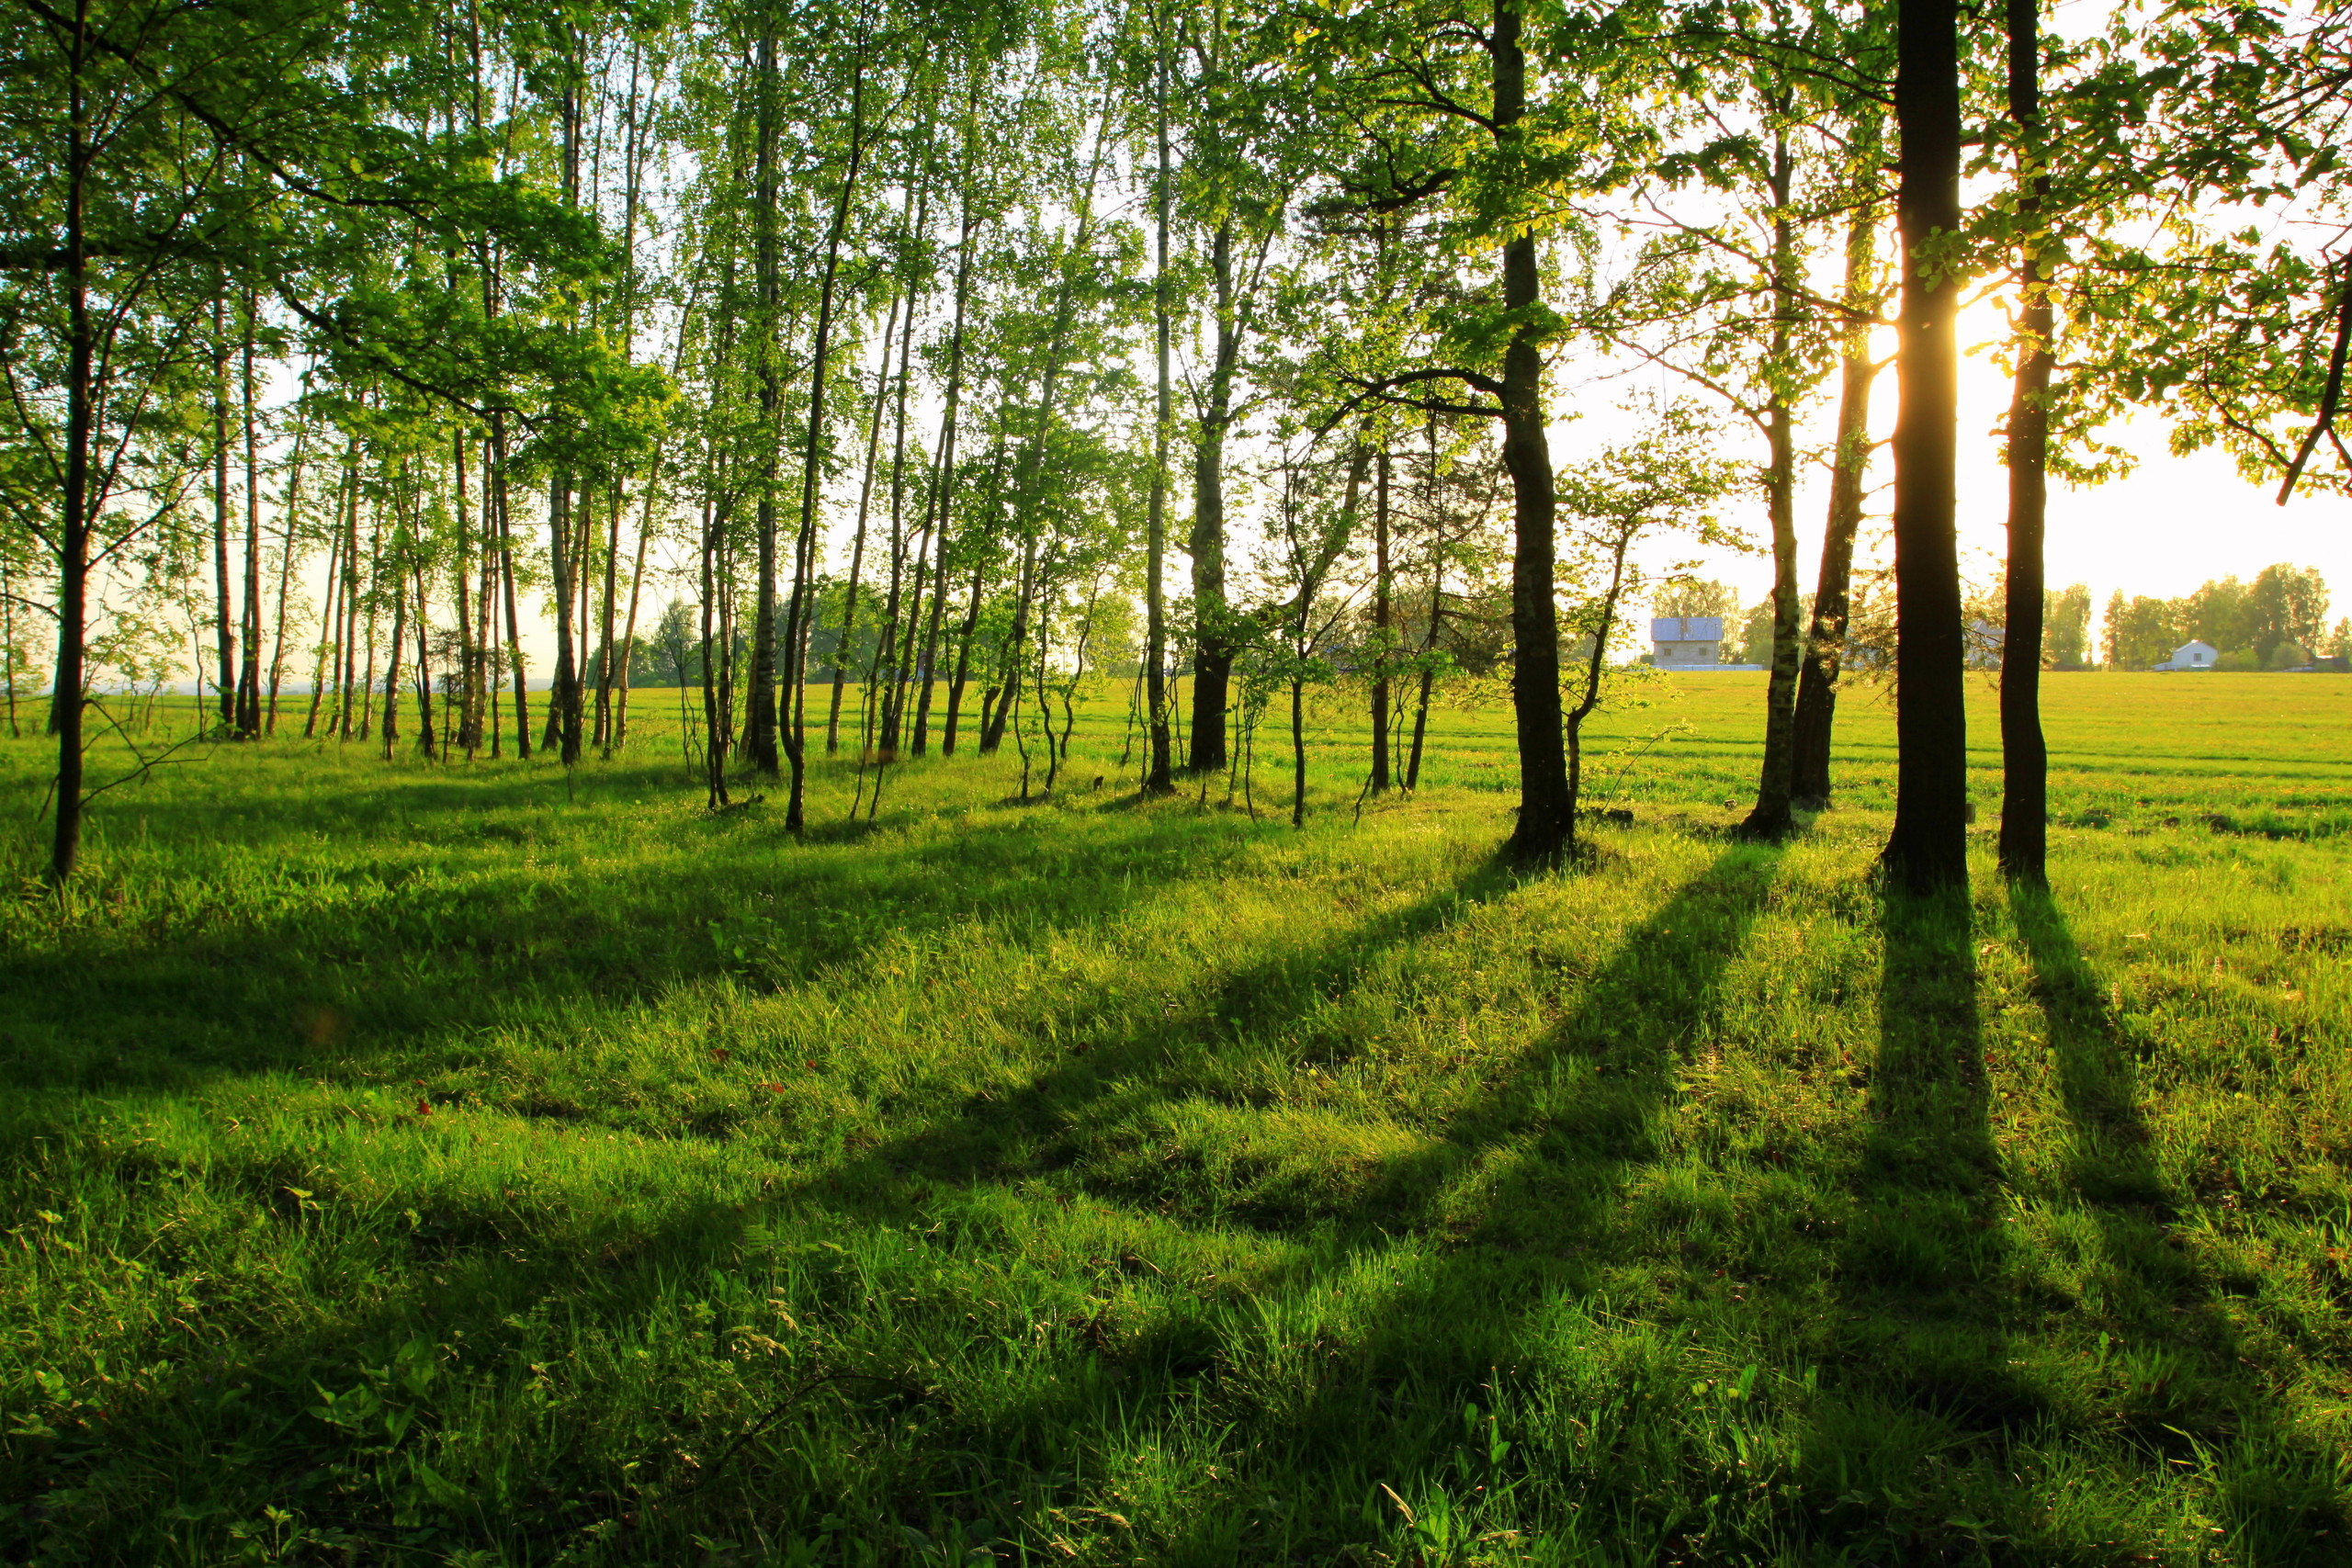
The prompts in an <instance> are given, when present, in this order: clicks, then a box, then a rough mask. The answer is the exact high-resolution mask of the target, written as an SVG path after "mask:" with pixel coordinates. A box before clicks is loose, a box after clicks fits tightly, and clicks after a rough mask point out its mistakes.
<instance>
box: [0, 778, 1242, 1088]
mask: <svg viewBox="0 0 2352 1568" xmlns="http://www.w3.org/2000/svg"><path fill="white" fill-rule="evenodd" d="M1274 831H1275V829H1272V828H1268V829H1257V830H1248V829H1237V828H1236V827H1235V826H1234V825H1229V824H1207V825H1202V824H1196V823H1194V822H1193V820H1191V819H1190V818H1181V817H1178V816H1176V815H1174V814H1159V815H1150V816H1139V817H1133V818H1110V819H1106V821H1105V823H1104V824H1103V828H1102V829H1098V830H1097V831H1096V832H1095V833H1094V834H1093V836H1092V837H1091V839H1090V841H1089V846H1088V852H1086V853H1083V854H1079V853H1074V852H1054V850H1055V846H1050V845H1045V844H1043V843H1042V841H1041V839H1040V830H1039V829H1038V827H1037V826H1036V825H1035V820H1034V819H1031V818H1017V817H1016V818H1012V819H1009V820H996V819H983V820H981V821H980V822H978V823H976V824H973V825H970V826H967V827H966V828H965V829H963V830H962V831H960V832H959V833H958V834H957V835H956V837H955V838H954V840H952V841H951V842H935V841H930V840H922V839H914V840H902V841H899V842H897V843H894V844H888V845H876V844H869V845H865V846H859V847H857V848H856V849H855V850H854V852H839V853H836V852H819V853H813V854H807V855H802V854H799V853H797V852H786V853H785V854H784V855H782V856H781V857H780V855H779V852H778V851H777V850H776V849H775V846H773V845H771V844H767V843H764V842H747V843H743V844H741V845H740V846H739V847H732V848H724V849H721V850H720V851H718V852H708V851H707V850H703V851H697V850H692V849H680V850H677V851H676V852H673V853H666V854H661V855H658V856H654V857H651V858H650V859H649V858H640V859H638V860H636V861H632V862H629V863H625V864H624V865H623V866H622V867H621V869H619V870H616V871H607V872H605V873H604V874H600V875H599V876H596V877H593V878H592V877H586V876H580V877H571V878H567V879H564V880H562V881H560V882H556V883H552V884H550V883H548V881H547V880H546V879H544V878H542V877H541V876H539V875H538V874H537V873H536V872H534V871H533V870H532V869H531V868H530V867H529V866H527V865H524V864H520V863H515V864H501V865H496V866H492V867H490V868H487V869H484V870H482V871H481V872H480V873H479V874H473V875H468V876H461V877H458V878H456V879H454V880H447V881H424V882H417V883H404V882H400V881H390V882H386V883H384V884H382V885H381V886H375V887H372V888H370V889H368V891H367V893H366V896H365V897H350V896H346V895H344V894H341V893H335V894H332V895H330V894H323V893H322V894H321V895H319V896H318V897H306V896H305V895H304V894H303V893H302V892H301V891H300V889H297V890H295V891H294V892H292V893H290V894H288V896H287V897H284V898H282V899H280V900H277V901H276V902H274V903H264V902H260V901H256V906H255V907H254V908H244V909H240V910H239V911H237V917H238V918H236V919H234V920H233V921H231V920H225V919H216V918H213V917H211V916H209V915H198V916H196V917H192V918H189V917H179V918H175V915H174V913H173V911H172V910H171V909H170V908H168V906H162V907H159V908H156V909H155V910H154V911H153V914H152V917H150V918H145V919H141V920H140V921H139V922H138V923H137V924H135V925H129V924H125V925H119V926H114V927H106V928H100V929H96V930H93V931H81V932H74V933H71V934H69V935H68V936H66V937H65V938H63V939H62V940H61V941H59V942H55V943H53V944H51V945H49V946H46V947H43V948H38V949H27V948H21V947H20V948H16V949H13V950H10V951H8V952H6V953H0V1044H6V1046H7V1049H6V1052H5V1053H0V1081H5V1082H6V1083H8V1084H10V1085H11V1086H12V1087H13V1088H15V1089H17V1090H19V1091H20V1092H21V1091H40V1090H60V1089H70V1090H73V1091H76V1092H152V1091H156V1090H167V1089H168V1090H178V1089H186V1088H188V1087H191V1086H192V1085H193V1084H195V1083H198V1082H201V1081H205V1080H209V1079H213V1078H219V1077H227V1076H233V1075H236V1074H240V1073H250V1072H266V1071H288V1070H290V1071H303V1072H307V1073H312V1074H319V1073H327V1074H334V1073H349V1072H353V1071H358V1070H362V1069H364V1068H365V1067H366V1066H368V1064H369V1063H370V1062H371V1061H373V1060H376V1059H378V1058H381V1057H387V1056H401V1055H410V1056H413V1054H414V1053H416V1052H418V1051H419V1050H422V1049H425V1048H429V1047H431V1046H432V1045H434V1044H435V1043H436V1042H439V1041H444V1040H447V1039H449V1038H453V1037H454V1038H462V1037H465V1036H469V1035H471V1034H474V1033H476V1032H480V1031H481V1030H483V1029H485V1028H494V1027H501V1026H512V1027H516V1028H521V1029H526V1030H531V1031H536V1032H542V1033H552V1034H555V1035H559V1036H560V1035H562V1034H565V1033H567V1032H579V1031H582V1030H583V1029H585V1028H587V1027H589V1026H590V1025H591V1023H592V1022H593V1021H595V1020H597V1019H601V1018H605V1017H608V1016H609V1014H610V1012H611V1011H612V1010H614V1009H616V1008H617V1009H628V1008H637V1007H645V1006H650V1005H654V1004H656V1003H658V1002H660V1001H661V1000H662V998H665V997H666V996H669V995H670V994H672V993H673V992H675V991H676V990H677V989H678V988H679V987H687V986H693V985H696V984H699V983H705V982H710V981H714V980H718V979H719V978H721V977H724V976H732V983H734V984H737V985H739V986H741V987H748V988H751V989H754V990H781V989H785V988H788V987H796V986H803V985H808V984H812V983H818V982H820V981H821V980H823V979H824V978H825V977H826V976H828V974H829V973H830V972H833V971H836V970H840V969H842V968H843V967H844V966H854V965H855V964H858V963H859V961H860V960H861V959H862V957H863V956H864V955H865V953H867V952H868V951H870V950H871V949H873V948H875V947H876V945H878V944H880V943H882V942H886V941H893V940H896V941H902V942H903V941H907V940H915V941H925V940H931V939H933V938H938V939H943V940H944V936H945V934H946V933H948V932H950V931H955V930H956V929H958V928H961V927H964V926H967V925H968V924H970V923H972V922H975V921H981V920H989V921H995V922H997V923H998V924H1000V925H1003V926H1004V927H1005V931H1006V934H1008V936H1009V938H1010V940H1012V941H1014V942H1016V943H1037V942H1049V941H1051V940H1052V939H1053V938H1054V937H1055V936H1056V935H1057V934H1059V933H1061V932H1065V931H1073V930H1077V929H1080V928H1084V927H1090V926H1094V925H1099V924H1100V923H1102V922H1103V921H1105V920H1109V919H1115V918H1117V917H1118V915H1119V914H1120V913H1121V912H1122V911H1124V910H1125V909H1127V908H1132V907H1133V906H1135V905H1136V903H1137V902H1139V901H1142V900H1147V899H1148V898H1149V897H1152V896H1154V894H1155V892H1156V891H1157V890H1159V889H1162V888H1165V887H1168V886H1174V885H1177V884H1181V883H1189V882H1196V881H1199V880H1202V879H1204V878H1212V877H1215V876H1217V875H1220V874H1226V873H1227V872H1228V871H1229V870H1230V868H1231V863H1232V861H1233V858H1234V857H1235V856H1236V855H1238V854H1241V853H1244V852H1247V850H1248V848H1249V846H1250V844H1251V843H1254V842H1256V841H1258V840H1261V839H1263V838H1265V837H1267V836H1269V835H1271V834H1272V833H1273V832H1274ZM1047 870H1050V871H1052V872H1053V873H1055V874H1054V875H1052V877H1051V879H1050V883H1049V885H1048V886H1049V896H1047V897H1041V896H1040V887H1041V875H1042V874H1043V873H1044V872H1046V871H1047ZM1016 914H1017V915H1018V917H1019V918H1018V919H1017V920H1012V919H1010V917H1012V916H1014V915H1016Z"/></svg>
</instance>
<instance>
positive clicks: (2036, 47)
mask: <svg viewBox="0 0 2352 1568" xmlns="http://www.w3.org/2000/svg"><path fill="white" fill-rule="evenodd" d="M2007 6H2008V32H2009V39H2008V42H2009V50H2008V54H2009V62H2008V63H2009V118H2011V119H2012V120H2014V121H2016V122H2017V125H2018V133H2019V138H2020V144H2019V149H2018V185H2019V186H2021V187H2022V188H2021V189H2020V191H2019V194H2018V225H2019V227H2020V229H2021V230H2022V231H2023V232H2024V240H2023V243H2022V245H2021V247H2020V249H2021V254H2020V256H2019V258H2018V287H2019V288H2020V289H2021V290H2022V292H2023V293H2024V296H2025V299H2024V302H2023V310H2021V311H2020V313H2019V320H2018V341H2017V378H2016V384H2015V386H2014V388H2013V389H2012V390H2011V393H2010V398H2009V429H2008V446H2009V451H2008V458H2009V570H2008V587H2007V605H2006V606H2005V609H2006V615H2005V616H2004V624H2003V628H2002V636H2001V848H2000V855H2001V870H2002V873H2003V874H2005V875H2007V876H2008V877H2009V878H2010V879H2011V880H2013V881H2016V882H2020V883H2024V884H2026V885H2028V886H2036V887H2040V886H2048V883H2049V868H2048V856H2049V838H2050V799H2049V786H2050V752H2049V748H2048V746H2047V745H2046V744H2045V742H2044V741H2043V739H2042V734H2041V637H2042V626H2041V623H2042V614H2043V605H2044V603H2045V601H2044V599H2043V596H2042V594H2043V579H2042V528H2043V523H2044V514H2045V511H2046V507H2047V497H2048V482H2047V480H2048V469H2049V465H2050V409H2049V400H2050V346H2051V337H2052V333H2053V331H2054V329H2055V327H2056V320H2055V311H2054V310H2052V305H2051V300H2050V290H2049V288H2048V287H2047V285H2048V279H2049V273H2048V271H2047V269H2046V267H2045V265H2044V262H2043V247H2044V243H2045V242H2044V239H2043V236H2042V235H2041V233H2040V232H2038V231H2037V229H2036V225H2037V224H2038V223H2039V222H2040V220H2041V208H2042V200H2043V197H2044V194H2045V192H2046V190H2047V188H2048V179H2047V176H2046V175H2045V174H2044V172H2043V168H2042V159H2043V157H2044V155H2045V150H2044V144H2043V138H2042V134H2041V130H2042V125H2041V13H2040V0H2007Z"/></svg>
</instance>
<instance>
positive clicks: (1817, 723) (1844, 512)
mask: <svg viewBox="0 0 2352 1568" xmlns="http://www.w3.org/2000/svg"><path fill="white" fill-rule="evenodd" d="M1868 144H1869V145H1871V146H1875V145H1876V139H1875V138H1871V139H1870V141H1869V143H1868ZM1866 177H1874V175H1872V176H1866ZM1878 222H1879V210H1878V204H1877V203H1876V202H1874V201H1864V202H1863V204H1862V205H1861V207H1860V209H1857V210H1856V212H1855V214H1854V219H1853V223H1852V225H1851V227H1849V229H1848V231H1847V234H1846V286H1845V294H1844V299H1845V302H1846V307H1847V309H1848V310H1850V311H1852V312H1853V313H1854V316H1853V319H1851V320H1849V323H1848V325H1847V328H1846V341H1845V345H1844V349H1843V363H1842V366H1841V368H1840V372H1839V383H1838V450H1837V453H1836V455H1835V457H1833V458H1832V459H1831V463H1830V470H1829V515H1828V519H1827V523H1826V526H1825V527H1824V528H1823V530H1822V536H1821V575H1820V578H1819V579H1818V580H1817V581H1816V582H1815V588H1814V593H1813V626H1812V628H1811V630H1810V632H1809V634H1808V635H1807V637H1805V654H1804V669H1803V670H1802V671H1799V673H1798V677H1797V711H1796V719H1795V723H1794V724H1793V726H1792V739H1793V744H1794V750H1795V752H1796V757H1795V761H1794V762H1793V763H1792V767H1791V770H1790V795H1791V798H1792V802H1793V804H1795V805H1797V806H1800V807H1804V809H1805V810H1808V811H1824V810H1826V809H1828V807H1829V799H1830V781H1829V743H1830V737H1831V732H1832V728H1833V726H1834V724H1835V721H1836V718H1837V714H1838V674H1839V672H1840V671H1841V670H1842V668H1843V666H1844V663H1845V658H1846V626H1847V622H1848V620H1849V617H1850V616H1851V614H1852V595H1853V578H1854V536H1855V535H1856V534H1857V533H1859V532H1860V529H1861V525H1862V495H1863V489H1862V486H1863V479H1864V476H1865V474H1866V473H1867V471H1868V470H1869V468H1870V459H1871V441H1870V419H1871V383H1872V382H1873V381H1875V380H1876V379H1877V378H1878V367H1877V366H1876V365H1875V364H1874V363H1872V361H1871V326H1870V322H1869V321H1867V320H1865V319H1863V318H1864V317H1865V316H1871V315H1875V314H1876V313H1877V309H1878V282H1877V276H1876V274H1877V256H1878Z"/></svg>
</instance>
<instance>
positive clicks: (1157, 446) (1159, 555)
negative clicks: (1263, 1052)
mask: <svg viewBox="0 0 2352 1568" xmlns="http://www.w3.org/2000/svg"><path fill="white" fill-rule="evenodd" d="M1167 9H1168V6H1167V0H1160V4H1159V6H1158V7H1157V8H1156V10H1155V14H1154V17H1153V21H1154V25H1155V27H1156V28H1157V30H1158V32H1159V69H1158V71H1157V72H1156V73H1154V81H1155V91H1154V95H1153V96H1154V102H1155V107H1156V109H1157V115H1158V118H1157V121H1156V130H1157V134H1158V141H1159V166H1158V168H1157V170H1156V171H1155V174H1154V178H1153V181H1152V187H1153V188H1152V205H1153V210H1154V225H1153V226H1154V231H1155V236H1156V238H1155V244H1156V245H1157V248H1158V254H1159V265H1158V268H1157V270H1156V271H1155V272H1154V274H1153V276H1152V326H1153V331H1154V333H1155V335H1156V339H1157V344H1158V356H1159V404H1158V412H1157V416H1156V418H1155V419H1154V421H1153V424H1152V432H1151V495H1150V500H1149V502H1148V515H1147V522H1146V528H1147V532H1148V537H1147V539H1146V542H1145V556H1146V560H1145V567H1144V570H1145V578H1144V658H1145V660H1147V661H1148V670H1149V673H1148V675H1147V676H1146V678H1145V682H1146V683H1145V693H1144V695H1145V700H1146V702H1147V703H1148V705H1149V713H1148V725H1147V728H1148V731H1149V736H1150V740H1149V745H1150V763H1149V766H1148V768H1147V769H1146V770H1145V773H1144V780H1143V792H1144V793H1145V794H1146V795H1165V794H1168V793H1169V792H1170V791H1171V790H1173V789H1174V788H1175V787H1176V784H1175V776H1174V759H1173V758H1172V757H1171V756H1170V752H1169V735H1168V604H1167V589H1166V586H1165V577H1166V571H1167V556H1168V436H1169V423H1170V419H1171V418H1172V417H1173V409H1172V407H1171V404H1172V400H1173V394H1172V389H1171V386H1170V379H1169V329H1170V320H1169V318H1170V314H1171V313H1172V306H1171V302H1170V299H1169V282H1170V277H1169V271H1168V226H1169V205H1170V203H1169V197H1170V191H1169V175H1170V169H1169V166H1168V163H1169V146H1168V74H1169V60H1168V53H1169V44H1168V16H1167Z"/></svg>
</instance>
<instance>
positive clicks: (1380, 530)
mask: <svg viewBox="0 0 2352 1568" xmlns="http://www.w3.org/2000/svg"><path fill="white" fill-rule="evenodd" d="M1373 461H1374V468H1373V473H1374V479H1373V488H1372V572H1373V576H1372V640H1373V661H1374V662H1373V670H1372V778H1371V779H1370V781H1369V782H1368V783H1366V784H1365V785H1364V787H1365V788H1366V789H1367V790H1368V791H1370V792H1371V793H1372V794H1374V795H1385V794H1387V793H1388V658H1389V646H1388V633H1389V626H1390V624H1391V620H1392V616H1391V614H1390V605H1389V588H1390V583H1389V562H1388V444H1387V443H1386V442H1385V441H1384V442H1382V443H1381V446H1380V455H1379V457H1375V458H1374V460H1373ZM1194 710H1195V711H1198V705H1197V704H1195V705H1194Z"/></svg>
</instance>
